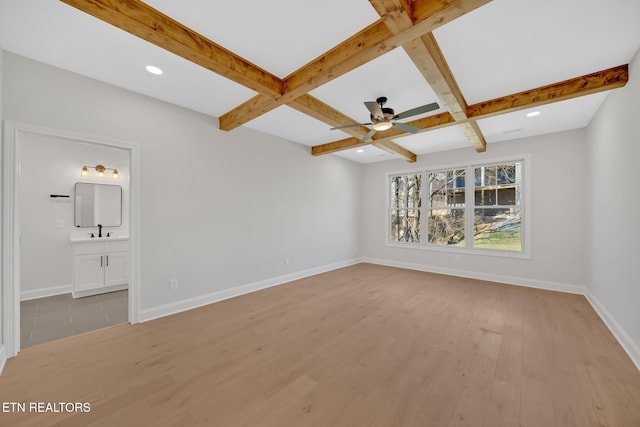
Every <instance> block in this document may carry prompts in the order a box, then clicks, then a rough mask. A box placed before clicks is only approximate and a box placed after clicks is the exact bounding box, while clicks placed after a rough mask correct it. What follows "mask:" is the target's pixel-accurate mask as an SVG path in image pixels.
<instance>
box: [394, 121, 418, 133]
mask: <svg viewBox="0 0 640 427" xmlns="http://www.w3.org/2000/svg"><path fill="white" fill-rule="evenodd" d="M393 125H394V126H395V127H397V128H398V129H400V130H403V131H405V132H409V133H418V132H420V131H421V130H422V129H420V128H419V127H417V126H413V125H408V124H406V123H393Z"/></svg>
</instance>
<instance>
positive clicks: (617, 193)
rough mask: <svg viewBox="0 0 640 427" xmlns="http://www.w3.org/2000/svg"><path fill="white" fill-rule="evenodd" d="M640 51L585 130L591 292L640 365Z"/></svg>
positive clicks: (611, 325)
mask: <svg viewBox="0 0 640 427" xmlns="http://www.w3.org/2000/svg"><path fill="white" fill-rule="evenodd" d="M638 111H640V52H639V53H636V55H635V58H634V59H633V60H632V61H631V62H630V64H629V82H628V83H627V85H626V86H625V87H624V88H622V89H618V90H615V91H613V92H611V93H610V94H609V96H608V97H607V99H606V101H605V102H604V104H603V105H602V107H601V108H600V110H599V111H598V113H597V114H596V116H595V118H594V119H593V120H592V122H591V124H590V125H589V127H588V131H587V136H588V147H589V151H588V152H589V157H588V158H589V170H590V171H591V174H590V179H589V181H588V182H589V195H590V198H589V201H590V203H589V211H590V212H591V216H590V223H589V230H590V231H591V240H590V243H589V247H590V260H591V262H590V266H591V268H590V275H589V279H590V280H589V291H590V293H591V296H592V298H593V299H594V301H595V302H596V304H597V305H599V306H600V309H601V311H602V314H604V316H605V317H609V323H610V327H612V328H613V329H618V338H619V339H620V340H621V342H622V344H623V345H624V346H625V348H626V349H627V351H628V352H630V353H631V354H633V355H634V358H635V362H636V365H638V366H639V367H640V221H639V219H638V212H640V187H639V186H638V183H639V182H640V180H639V179H638V161H639V160H640V128H638Z"/></svg>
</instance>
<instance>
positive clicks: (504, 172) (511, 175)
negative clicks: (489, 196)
mask: <svg viewBox="0 0 640 427" xmlns="http://www.w3.org/2000/svg"><path fill="white" fill-rule="evenodd" d="M497 169H498V171H497V175H498V176H497V179H498V185H505V184H515V183H516V165H515V163H505V164H501V165H498V166H497Z"/></svg>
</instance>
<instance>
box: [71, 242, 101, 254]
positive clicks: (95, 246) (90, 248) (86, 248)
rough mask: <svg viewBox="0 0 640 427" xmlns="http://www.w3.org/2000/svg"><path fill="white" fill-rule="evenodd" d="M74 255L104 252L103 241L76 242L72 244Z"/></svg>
mask: <svg viewBox="0 0 640 427" xmlns="http://www.w3.org/2000/svg"><path fill="white" fill-rule="evenodd" d="M73 253H74V255H86V254H100V253H104V243H103V242H99V243H98V242H96V243H93V242H91V243H76V244H74V245H73Z"/></svg>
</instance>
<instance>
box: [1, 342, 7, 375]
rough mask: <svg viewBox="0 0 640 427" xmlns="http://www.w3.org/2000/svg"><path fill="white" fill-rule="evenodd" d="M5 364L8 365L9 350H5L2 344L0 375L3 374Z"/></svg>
mask: <svg viewBox="0 0 640 427" xmlns="http://www.w3.org/2000/svg"><path fill="white" fill-rule="evenodd" d="M5 363H7V350H6V349H5V348H4V345H2V344H0V374H2V370H3V369H4V364H5Z"/></svg>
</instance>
